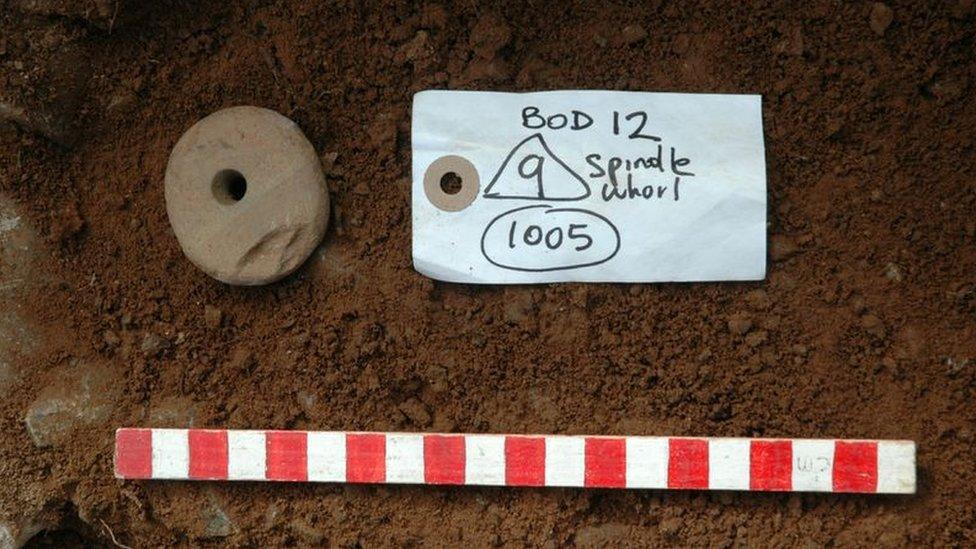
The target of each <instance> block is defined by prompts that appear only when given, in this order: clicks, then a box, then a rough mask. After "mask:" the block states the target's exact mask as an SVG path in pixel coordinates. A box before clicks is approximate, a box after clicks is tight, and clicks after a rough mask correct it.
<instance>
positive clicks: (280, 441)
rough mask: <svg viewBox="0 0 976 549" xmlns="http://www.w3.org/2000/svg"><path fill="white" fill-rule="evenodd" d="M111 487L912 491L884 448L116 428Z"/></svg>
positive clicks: (904, 454) (907, 461) (901, 466)
mask: <svg viewBox="0 0 976 549" xmlns="http://www.w3.org/2000/svg"><path fill="white" fill-rule="evenodd" d="M115 475H116V477H118V478H123V479H178V480H270V481H291V482H345V483H380V484H382V483H389V484H438V485H444V484H464V485H475V486H566V487H586V488H652V489H678V490H681V489H687V490H756V491H781V492H790V491H793V492H859V493H896V494H911V493H914V492H915V443H914V442H911V441H886V440H812V439H747V438H684V437H680V438H679V437H637V436H619V437H614V436H561V435H539V436H531V435H480V434H468V435H461V434H427V433H359V432H322V431H235V430H210V429H119V430H118V431H116V433H115Z"/></svg>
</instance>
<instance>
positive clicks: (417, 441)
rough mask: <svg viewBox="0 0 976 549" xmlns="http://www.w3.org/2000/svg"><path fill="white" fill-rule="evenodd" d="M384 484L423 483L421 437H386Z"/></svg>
mask: <svg viewBox="0 0 976 549" xmlns="http://www.w3.org/2000/svg"><path fill="white" fill-rule="evenodd" d="M386 482H390V483H400V484H423V483H424V437H423V435H401V434H392V433H391V434H388V435H386Z"/></svg>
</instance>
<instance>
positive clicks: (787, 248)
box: [769, 235, 800, 261]
mask: <svg viewBox="0 0 976 549" xmlns="http://www.w3.org/2000/svg"><path fill="white" fill-rule="evenodd" d="M798 251H800V248H799V247H798V246H797V245H796V243H795V242H794V241H793V239H792V238H790V237H788V236H783V235H774V236H772V237H771V238H770V239H769V257H770V258H771V259H772V260H773V261H784V260H786V259H789V258H791V257H793V256H794V255H796V253H797V252H798Z"/></svg>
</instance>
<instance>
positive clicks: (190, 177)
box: [165, 106, 329, 286]
mask: <svg viewBox="0 0 976 549" xmlns="http://www.w3.org/2000/svg"><path fill="white" fill-rule="evenodd" d="M165 187H166V212H167V214H168V215H169V221H170V224H171V225H172V227H173V232H175V233H176V238H177V240H179V243H180V246H181V247H182V248H183V253H185V254H186V257H187V258H189V260H190V261H192V262H193V264H194V265H196V266H197V267H199V268H200V269H201V270H202V271H204V272H205V273H207V274H209V275H210V276H212V277H214V278H216V279H217V280H220V281H222V282H226V283H227V284H234V285H245V286H253V285H260V284H267V283H269V282H274V281H275V280H278V279H280V278H282V277H284V276H287V275H288V274H289V273H291V272H292V271H294V270H295V269H296V268H298V266H299V265H301V264H302V262H304V261H305V259H306V258H307V257H308V256H309V254H311V253H312V250H314V249H315V247H316V246H317V245H318V243H319V242H320V241H321V239H322V236H323V235H324V234H325V229H326V226H327V225H328V221H329V193H328V188H327V187H326V183H325V174H324V173H323V172H322V165H321V163H320V162H319V158H318V155H317V154H316V152H315V149H314V148H313V147H312V144H311V143H309V142H308V139H306V138H305V135H304V134H303V133H302V131H301V130H300V129H299V128H298V126H297V125H296V124H295V123H294V122H292V121H291V120H289V119H288V118H286V117H284V116H282V115H280V114H278V113H276V112H274V111H271V110H268V109H263V108H260V107H248V106H243V107H231V108H228V109H224V110H221V111H217V112H215V113H213V114H211V115H210V116H207V117H206V118H204V119H202V120H200V121H199V122H197V123H196V124H194V125H193V127H191V128H190V129H189V130H187V132H186V133H185V134H183V136H182V137H181V138H180V140H179V141H178V142H177V143H176V146H175V147H173V151H172V153H171V154H170V157H169V164H168V165H167V166H166V183H165Z"/></svg>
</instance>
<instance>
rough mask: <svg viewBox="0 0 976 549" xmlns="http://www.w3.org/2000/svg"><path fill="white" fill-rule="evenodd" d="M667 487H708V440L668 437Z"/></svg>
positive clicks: (692, 488) (694, 488) (690, 488)
mask: <svg viewBox="0 0 976 549" xmlns="http://www.w3.org/2000/svg"><path fill="white" fill-rule="evenodd" d="M668 488H678V489H686V490H707V489H708V441H707V440H704V439H697V438H672V439H668Z"/></svg>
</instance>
